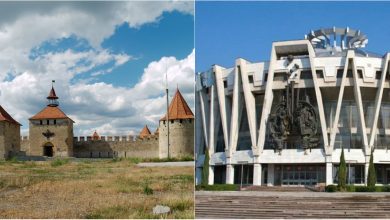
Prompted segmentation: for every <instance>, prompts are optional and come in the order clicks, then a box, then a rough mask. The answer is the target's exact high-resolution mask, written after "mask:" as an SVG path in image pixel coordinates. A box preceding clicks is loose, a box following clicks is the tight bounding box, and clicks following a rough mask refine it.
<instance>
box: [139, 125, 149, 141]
mask: <svg viewBox="0 0 390 220" xmlns="http://www.w3.org/2000/svg"><path fill="white" fill-rule="evenodd" d="M150 135H152V133H151V132H150V130H149V128H148V126H147V125H145V127H144V128H143V129H142V131H141V132H140V133H139V138H141V139H143V138H147V137H149V136H150Z"/></svg>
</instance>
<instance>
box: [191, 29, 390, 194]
mask: <svg viewBox="0 0 390 220" xmlns="http://www.w3.org/2000/svg"><path fill="white" fill-rule="evenodd" d="M321 31H322V32H318V31H316V32H311V34H309V36H306V38H305V39H304V40H294V41H282V42H274V43H273V44H272V50H271V56H270V60H269V61H265V62H260V63H251V62H249V61H247V60H244V59H242V58H239V59H237V60H236V61H235V64H234V66H233V67H230V68H225V67H222V66H218V65H214V66H213V67H212V68H211V69H210V70H208V71H205V72H201V73H199V74H197V78H196V112H197V113H198V114H200V116H198V117H197V118H196V123H195V127H196V129H195V130H196V131H195V132H196V135H195V137H196V140H195V143H196V144H195V150H196V159H197V162H196V166H197V169H196V172H201V171H202V166H203V163H204V161H203V160H204V156H203V154H204V151H205V150H206V149H207V150H208V151H209V154H210V161H209V164H210V167H211V168H210V171H209V173H212V176H211V175H210V176H209V184H213V183H215V182H219V183H238V182H240V183H241V182H243V181H244V183H245V184H253V185H268V186H272V185H305V184H319V183H326V184H327V185H329V184H333V183H335V178H337V168H336V167H337V165H338V163H339V160H340V153H341V148H344V153H345V159H346V161H347V164H348V166H349V167H348V169H349V174H348V175H350V176H349V181H351V183H355V184H364V183H365V182H366V179H367V169H368V162H369V157H370V154H371V151H372V150H373V149H374V151H373V152H374V163H375V164H376V165H377V166H380V169H381V170H380V171H378V170H377V172H382V174H383V175H382V174H381V175H382V176H380V177H379V178H378V183H383V184H390V152H388V148H390V75H389V59H390V54H386V55H384V56H383V57H382V56H378V55H375V54H369V53H367V52H365V51H364V50H362V49H360V48H361V47H364V45H365V44H366V43H367V40H366V38H365V36H364V35H363V34H362V33H361V32H360V31H354V30H350V29H348V28H346V29H341V28H333V29H326V30H321ZM333 36H334V39H335V40H334V42H333V43H332V42H331V39H332V40H333ZM336 36H337V37H340V42H339V45H338V44H337V43H338V42H337V41H336ZM288 56H290V57H291V56H293V60H292V61H291V62H287V58H288ZM294 66H295V67H297V66H298V67H299V68H296V69H294ZM287 73H291V77H290V79H289V80H290V81H294V82H295V84H294V91H295V92H297V93H298V95H297V98H300V97H301V96H302V94H305V95H307V96H308V97H309V99H310V101H311V104H312V105H313V106H314V107H315V109H316V112H317V115H318V124H319V125H318V127H319V129H318V135H319V139H320V141H319V144H318V146H317V147H315V148H312V149H311V150H303V149H302V148H300V147H299V146H297V147H292V148H286V149H283V150H282V151H281V152H280V153H279V152H277V151H275V150H274V149H273V147H272V146H271V144H270V143H269V134H268V131H267V130H269V129H268V126H269V125H268V122H269V121H268V119H269V116H270V114H271V113H272V111H273V107H274V106H275V105H276V104H278V102H279V98H280V97H279V96H280V94H281V93H280V92H281V91H282V90H284V89H285V87H286V85H287V83H288V81H289V80H285V79H283V78H284V77H285V76H290V75H289V74H287ZM294 76H295V77H294ZM299 94H301V96H299ZM298 145H299V144H298ZM294 146H295V145H294ZM297 176H298V177H297ZM196 178H197V180H196V183H200V182H201V181H200V179H199V178H201V175H198V173H197V175H196ZM380 178H382V179H380ZM306 180H307V181H306Z"/></svg>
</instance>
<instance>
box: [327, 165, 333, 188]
mask: <svg viewBox="0 0 390 220" xmlns="http://www.w3.org/2000/svg"><path fill="white" fill-rule="evenodd" d="M331 184H333V165H332V162H331V161H327V162H326V185H331Z"/></svg>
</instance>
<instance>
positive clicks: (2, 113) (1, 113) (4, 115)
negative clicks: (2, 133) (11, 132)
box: [0, 105, 20, 125]
mask: <svg viewBox="0 0 390 220" xmlns="http://www.w3.org/2000/svg"><path fill="white" fill-rule="evenodd" d="M0 121H8V122H10V123H12V124H17V125H20V123H19V122H17V121H16V120H15V119H13V118H12V117H11V115H9V114H8V112H7V111H6V110H5V109H3V107H2V106H1V105H0Z"/></svg>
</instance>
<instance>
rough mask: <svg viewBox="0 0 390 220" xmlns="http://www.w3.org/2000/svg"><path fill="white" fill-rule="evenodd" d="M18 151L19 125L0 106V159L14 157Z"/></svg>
mask: <svg viewBox="0 0 390 220" xmlns="http://www.w3.org/2000/svg"><path fill="white" fill-rule="evenodd" d="M19 151H20V124H19V122H17V121H15V120H14V119H13V118H12V117H11V116H10V115H9V114H8V113H7V112H6V111H5V110H4V109H3V107H1V105H0V159H7V158H9V157H12V156H15V155H17V154H18V152H19Z"/></svg>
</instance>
